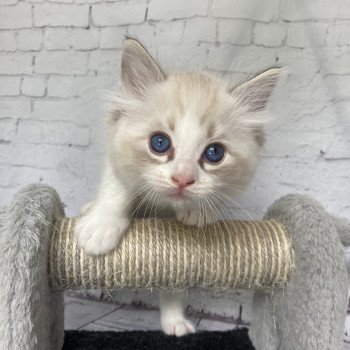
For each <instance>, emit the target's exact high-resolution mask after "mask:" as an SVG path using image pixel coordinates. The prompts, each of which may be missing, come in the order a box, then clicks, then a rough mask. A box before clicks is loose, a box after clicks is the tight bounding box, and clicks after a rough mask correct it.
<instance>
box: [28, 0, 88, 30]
mask: <svg viewBox="0 0 350 350" xmlns="http://www.w3.org/2000/svg"><path fill="white" fill-rule="evenodd" d="M34 24H35V26H36V27H45V26H66V27H67V26H72V27H87V26H88V25H89V7H88V6H84V5H70V4H38V5H35V7H34Z"/></svg>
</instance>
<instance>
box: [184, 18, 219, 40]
mask: <svg viewBox="0 0 350 350" xmlns="http://www.w3.org/2000/svg"><path fill="white" fill-rule="evenodd" d="M184 39H185V40H189V41H192V42H194V41H198V40H200V41H209V42H215V39H216V21H215V20H213V19H211V18H203V17H197V18H193V19H191V20H189V21H187V22H186V26H185V33H184Z"/></svg>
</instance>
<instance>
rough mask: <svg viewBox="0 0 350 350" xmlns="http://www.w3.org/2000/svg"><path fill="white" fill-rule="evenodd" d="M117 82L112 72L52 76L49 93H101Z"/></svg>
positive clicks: (70, 94) (61, 94)
mask: <svg viewBox="0 0 350 350" xmlns="http://www.w3.org/2000/svg"><path fill="white" fill-rule="evenodd" d="M114 84H115V78H114V77H113V75H112V74H108V75H105V76H97V75H91V76H83V77H82V76H77V77H74V78H72V77H70V76H51V77H50V78H49V81H48V88H47V94H48V96H52V97H61V98H68V97H80V96H84V95H91V94H92V95H95V96H96V95H99V94H100V93H101V91H105V90H109V89H111V87H112V86H113V85H114Z"/></svg>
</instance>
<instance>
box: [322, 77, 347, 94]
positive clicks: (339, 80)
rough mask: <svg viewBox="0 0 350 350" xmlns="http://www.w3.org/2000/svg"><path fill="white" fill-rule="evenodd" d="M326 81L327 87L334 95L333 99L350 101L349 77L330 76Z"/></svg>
mask: <svg viewBox="0 0 350 350" xmlns="http://www.w3.org/2000/svg"><path fill="white" fill-rule="evenodd" d="M325 80H326V87H327V88H328V89H329V90H331V91H332V93H333V98H336V99H339V100H347V99H348V100H350V76H349V75H328V76H327V77H326V78H325Z"/></svg>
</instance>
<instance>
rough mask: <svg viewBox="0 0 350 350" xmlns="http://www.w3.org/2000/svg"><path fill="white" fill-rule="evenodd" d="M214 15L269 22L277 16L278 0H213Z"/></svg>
mask: <svg viewBox="0 0 350 350" xmlns="http://www.w3.org/2000/svg"><path fill="white" fill-rule="evenodd" d="M212 6H213V9H212V11H213V15H214V17H224V18H237V19H249V20H255V21H263V22H270V21H272V20H273V19H276V18H277V17H278V11H279V0H270V1H266V2H264V6H261V2H260V1H259V0H251V1H246V0H213V5H212Z"/></svg>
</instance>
